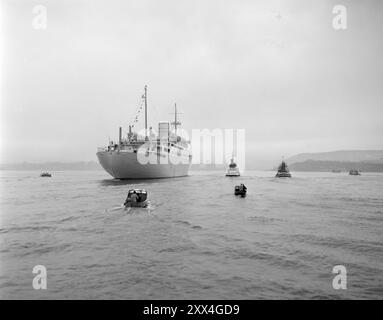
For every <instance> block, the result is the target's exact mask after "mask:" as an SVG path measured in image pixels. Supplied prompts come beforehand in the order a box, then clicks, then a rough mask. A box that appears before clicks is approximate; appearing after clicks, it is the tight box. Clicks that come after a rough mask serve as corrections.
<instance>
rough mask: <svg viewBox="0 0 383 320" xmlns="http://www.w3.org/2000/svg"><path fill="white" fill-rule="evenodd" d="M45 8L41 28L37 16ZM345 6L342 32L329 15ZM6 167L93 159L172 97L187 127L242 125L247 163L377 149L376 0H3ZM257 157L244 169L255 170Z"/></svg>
mask: <svg viewBox="0 0 383 320" xmlns="http://www.w3.org/2000/svg"><path fill="white" fill-rule="evenodd" d="M39 4H42V5H44V6H45V7H46V8H47V14H48V15H47V18H48V20H47V28H46V29H43V30H41V29H35V28H34V27H33V19H34V17H35V15H34V14H33V12H32V10H33V7H34V6H36V5H39ZM337 4H342V5H345V6H346V8H347V25H348V28H347V30H340V31H339V30H338V31H336V30H334V28H333V26H332V19H333V17H334V16H335V15H334V14H333V13H332V9H333V7H334V6H335V5H337ZM1 9H2V20H1V21H2V25H1V28H2V30H1V32H2V36H1V56H2V61H1V149H2V152H1V159H0V161H1V162H22V161H77V160H96V156H95V153H96V149H97V147H98V146H102V145H105V144H107V142H108V136H110V137H111V138H112V139H115V138H116V137H117V135H118V126H119V125H122V126H124V127H125V128H127V126H128V125H129V123H130V122H131V120H132V118H133V117H134V113H135V110H136V107H137V105H138V103H139V101H140V96H141V94H142V93H143V87H144V85H145V84H147V85H148V87H149V107H150V110H149V112H150V113H149V120H150V122H151V124H153V125H156V124H157V121H158V120H163V119H167V118H168V117H169V116H170V115H169V113H170V112H172V106H173V104H174V102H177V104H178V106H179V109H180V111H181V112H183V114H182V121H183V125H184V128H186V129H187V130H191V129H193V128H194V129H195V128H201V129H203V128H208V129H214V128H223V129H224V128H234V129H235V128H244V129H246V153H247V162H248V163H249V161H251V162H254V163H257V162H259V163H265V161H269V160H274V159H280V157H281V156H282V155H285V156H290V155H293V154H296V153H300V152H315V151H331V150H336V149H382V148H383V139H382V137H383V106H382V101H383V88H382V84H383V62H382V52H383V37H382V34H381V33H382V30H383V10H382V9H383V2H382V1H379V0H376V1H368V0H366V1H356V0H355V1H346V0H337V1H330V0H329V1H323V0H315V1H314V0H311V1H308V0H301V1H295V0H284V1H270V0H265V1H256V0H251V1H243V0H241V1H238V0H233V1H224V0H213V1H212V0H209V1H207V0H201V1H200V0H198V1H195V0H193V1H192V0H188V1H183V0H182V1H180V0H173V1H167V0H161V1H159V0H152V1H148V0H134V1H130V0H122V1H110V0H109V1H93V0H92V1H90V0H86V1H85V0H83V1H80V0H77V1H68V0H65V1H64V0H62V1H57V0H55V1H53V0H51V1H25V0H24V1H23V0H18V1H10V0H8V1H4V0H1ZM254 163H253V164H254Z"/></svg>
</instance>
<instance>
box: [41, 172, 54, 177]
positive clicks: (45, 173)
mask: <svg viewBox="0 0 383 320" xmlns="http://www.w3.org/2000/svg"><path fill="white" fill-rule="evenodd" d="M40 177H49V178H50V177H52V174H50V173H49V172H42V173H41V174H40Z"/></svg>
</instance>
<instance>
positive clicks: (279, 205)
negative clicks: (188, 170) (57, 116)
mask: <svg viewBox="0 0 383 320" xmlns="http://www.w3.org/2000/svg"><path fill="white" fill-rule="evenodd" d="M273 175H274V173H273V172H247V175H246V176H243V177H240V178H226V177H224V176H222V173H221V172H193V173H192V175H191V176H189V177H185V178H176V179H163V180H148V181H116V180H112V179H110V177H109V176H108V175H107V174H106V173H104V172H103V171H94V172H90V171H88V172H85V171H82V172H81V171H79V172H74V171H65V172H53V177H52V178H40V177H39V172H34V171H19V172H16V171H1V172H0V176H1V204H0V209H1V212H0V219H1V220H0V297H1V298H10V299H16V298H21V299H27V298H31V299H47V298H50V299H80V298H83V299H89V298H95V299H104V298H111V299H123V298H127V299H131V298H134V299H145V298H147V299H183V298H185V299H194V298H196V299H226V298H227V299H264V298H271V299H277V298H282V299H297V298H304V299H311V298H314V299H321V298H330V299H333V298H334V299H337V298H345V299H356V298H361V299H366V298H372V299H382V298H383V175H381V174H373V173H363V175H362V176H349V175H347V174H346V173H340V174H334V173H294V176H293V178H292V179H276V178H273ZM239 182H244V183H245V184H246V185H247V187H248V196H247V197H246V198H237V197H235V196H234V195H233V190H234V186H235V184H237V183H239ZM131 187H139V188H141V187H144V188H146V189H147V190H148V194H149V199H150V207H149V208H148V209H138V208H134V209H132V210H130V211H126V210H124V209H121V208H118V207H119V206H120V205H121V203H122V202H123V201H124V200H125V197H126V194H127V191H128V189H129V188H131ZM339 264H340V265H344V266H345V267H346V268H347V290H334V289H333V287H332V279H333V277H334V274H332V268H333V267H334V266H335V265H339ZM35 265H44V266H45V267H46V268H47V272H48V288H47V290H34V289H33V288H32V279H33V276H34V275H33V274H32V268H33V266H35Z"/></svg>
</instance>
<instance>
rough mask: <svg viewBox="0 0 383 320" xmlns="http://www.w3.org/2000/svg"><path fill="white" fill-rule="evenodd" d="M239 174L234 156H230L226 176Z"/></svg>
mask: <svg viewBox="0 0 383 320" xmlns="http://www.w3.org/2000/svg"><path fill="white" fill-rule="evenodd" d="M240 175H241V174H240V172H239V169H238V166H237V164H236V163H235V162H234V158H231V162H230V164H229V168H228V169H227V171H226V177H239V176H240Z"/></svg>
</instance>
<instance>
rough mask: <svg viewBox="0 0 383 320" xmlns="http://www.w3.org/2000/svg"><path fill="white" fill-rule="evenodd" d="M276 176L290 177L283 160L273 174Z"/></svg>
mask: <svg viewBox="0 0 383 320" xmlns="http://www.w3.org/2000/svg"><path fill="white" fill-rule="evenodd" d="M275 177H276V178H291V173H290V171H289V168H288V167H287V164H286V163H285V161H284V160H282V163H281V164H280V165H279V167H278V172H277V174H276V175H275Z"/></svg>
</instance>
